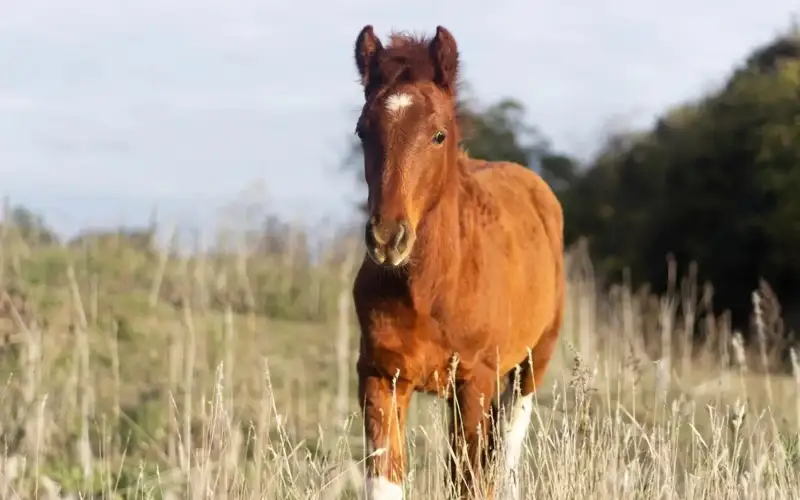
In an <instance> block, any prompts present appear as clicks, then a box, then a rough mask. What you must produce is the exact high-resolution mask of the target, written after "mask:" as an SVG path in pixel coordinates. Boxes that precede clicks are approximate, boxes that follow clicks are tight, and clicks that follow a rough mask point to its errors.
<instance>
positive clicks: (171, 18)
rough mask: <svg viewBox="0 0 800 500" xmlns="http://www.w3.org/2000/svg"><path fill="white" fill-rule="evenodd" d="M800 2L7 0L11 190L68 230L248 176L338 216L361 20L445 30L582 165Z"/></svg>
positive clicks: (1, 106)
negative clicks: (615, 127) (609, 134)
mask: <svg viewBox="0 0 800 500" xmlns="http://www.w3.org/2000/svg"><path fill="white" fill-rule="evenodd" d="M798 10H800V7H798V4H797V2H796V0H761V1H759V2H753V1H745V0H707V1H697V0H691V1H690V0H671V1H670V2H643V1H640V0H617V1H610V0H605V1H601V0H591V1H590V0H580V1H578V0H571V1H569V0H558V1H557V0H527V1H523V0H513V1H512V0H508V1H495V2H485V1H478V0H470V1H464V0H460V1H458V2H455V1H453V2H444V1H439V2H430V1H421V0H406V1H403V2H384V3H381V2H377V1H375V2H367V1H363V0H342V1H336V2H331V1H328V2H323V1H322V0H318V1H316V2H309V1H306V2H303V1H299V0H295V1H284V0H260V1H255V0H214V1H212V0H139V1H136V2H134V1H133V0H130V1H127V2H122V1H120V0H70V1H69V2H67V1H64V0H2V1H0V175H2V177H1V179H2V180H1V181H0V186H1V189H0V192H2V194H8V195H10V196H11V197H12V199H15V200H19V201H24V202H27V203H30V204H31V205H33V206H34V208H38V209H41V210H43V211H44V212H45V215H46V216H47V217H48V219H50V220H51V221H53V223H54V224H56V225H57V226H58V227H59V228H60V229H62V230H66V231H71V230H73V229H74V228H75V227H77V226H79V225H81V224H84V223H92V224H100V223H113V222H119V221H123V220H124V221H128V222H135V221H143V220H146V218H147V216H148V214H149V209H150V206H151V204H152V203H153V202H154V201H159V202H161V203H162V205H163V206H164V207H165V211H166V212H167V213H169V214H171V215H173V216H176V217H178V216H179V217H188V216H189V214H190V213H192V212H195V211H196V212H197V214H198V215H197V216H195V217H193V218H194V219H197V218H198V217H199V218H205V217H210V215H211V213H212V212H213V209H214V208H215V207H216V206H218V205H219V204H220V203H222V202H224V201H228V200H232V199H234V198H235V197H236V193H237V192H238V191H240V190H241V189H243V188H245V187H247V186H248V185H250V184H252V183H253V182H256V181H261V182H263V184H264V185H265V186H266V188H267V193H266V197H265V199H267V200H268V203H269V204H270V205H271V206H278V205H281V206H283V207H284V208H283V209H282V212H283V214H285V215H288V216H293V215H295V214H297V215H299V216H302V217H303V218H304V220H308V221H312V220H316V219H319V218H321V217H323V216H330V217H334V218H336V219H339V220H341V219H342V218H344V217H346V216H347V211H348V210H349V209H350V204H349V203H348V202H347V201H346V200H348V199H349V200H352V199H353V198H354V196H355V191H354V188H353V186H354V182H353V180H352V179H351V178H349V177H346V176H344V175H342V174H341V173H339V172H337V171H336V166H337V164H338V162H339V160H340V157H341V154H342V153H343V151H344V150H345V146H346V145H345V142H344V140H345V139H346V137H347V134H349V133H351V131H352V130H353V125H354V118H355V116H354V110H355V109H357V107H358V106H359V100H360V98H361V93H360V88H359V86H358V84H357V77H356V72H355V68H354V65H353V60H352V45H353V41H354V39H355V37H356V35H357V34H358V31H359V29H360V28H361V27H362V26H363V25H364V24H366V23H371V24H373V25H374V26H375V29H376V31H377V33H378V34H379V36H382V37H385V36H386V35H387V34H388V33H389V31H390V30H391V29H402V30H412V31H416V32H419V31H425V32H432V30H433V29H434V28H435V26H436V25H437V24H442V25H444V26H446V27H447V28H449V29H450V30H451V32H452V33H453V34H454V36H455V37H456V40H457V41H458V43H459V46H460V49H461V54H462V62H463V75H464V77H465V78H466V79H467V80H468V81H469V82H470V84H471V86H472V88H473V90H474V93H475V94H476V96H477V97H478V98H479V99H481V100H483V101H491V100H493V99H497V98H499V97H502V96H507V95H508V96H513V97H516V98H518V99H520V100H521V101H522V102H523V103H524V104H525V105H526V106H527V107H528V109H529V113H530V115H529V117H530V120H531V121H532V122H534V123H535V124H536V125H537V126H539V127H540V128H541V129H542V130H543V131H544V132H545V133H546V134H547V135H548V136H549V137H550V138H551V139H552V140H553V142H554V145H555V146H556V147H558V148H559V149H562V150H565V151H568V152H572V153H575V154H578V155H580V156H583V157H586V156H587V155H589V154H590V153H591V151H592V149H593V148H594V147H596V146H597V144H598V142H599V140H600V138H601V134H602V132H603V130H604V129H605V128H606V127H607V126H608V125H609V124H610V123H617V124H620V123H621V124H624V125H626V126H631V125H637V126H638V125H645V124H647V123H648V122H649V121H650V120H652V118H653V117H654V116H655V115H656V114H657V113H659V112H661V111H662V110H664V109H665V108H666V107H668V106H670V105H672V104H675V103H678V102H680V101H682V100H685V99H687V98H690V97H694V96H697V95H700V94H701V93H702V92H704V91H706V90H707V89H709V88H711V87H712V86H714V85H717V84H718V83H720V82H721V81H722V80H723V79H724V78H725V76H726V75H727V73H728V72H729V71H730V70H731V68H732V67H733V65H734V64H736V63H738V62H739V61H740V60H741V59H742V58H743V57H744V56H745V55H746V54H747V53H748V51H749V50H750V49H751V48H752V47H753V46H754V45H756V44H760V43H763V42H766V41H768V40H769V39H770V38H771V37H772V36H773V35H774V34H775V33H777V32H778V31H780V30H783V29H785V28H786V27H787V26H788V24H789V21H790V18H791V15H792V14H793V13H797V12H798Z"/></svg>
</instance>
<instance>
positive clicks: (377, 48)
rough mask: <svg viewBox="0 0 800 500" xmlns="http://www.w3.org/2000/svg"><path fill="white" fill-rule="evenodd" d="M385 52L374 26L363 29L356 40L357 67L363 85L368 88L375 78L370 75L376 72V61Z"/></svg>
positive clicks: (369, 25)
mask: <svg viewBox="0 0 800 500" xmlns="http://www.w3.org/2000/svg"><path fill="white" fill-rule="evenodd" d="M382 50H383V45H382V44H381V41H380V40H379V39H378V37H377V36H375V32H374V31H373V30H372V25H371V24H368V25H366V26H364V27H363V28H362V29H361V32H360V33H359V34H358V38H356V67H357V68H358V74H359V75H361V84H362V85H364V87H366V86H367V85H368V84H369V82H370V79H371V78H373V77H375V75H374V74H370V73H371V72H373V71H374V68H375V61H376V59H377V57H378V55H379V54H380V53H381V51H382Z"/></svg>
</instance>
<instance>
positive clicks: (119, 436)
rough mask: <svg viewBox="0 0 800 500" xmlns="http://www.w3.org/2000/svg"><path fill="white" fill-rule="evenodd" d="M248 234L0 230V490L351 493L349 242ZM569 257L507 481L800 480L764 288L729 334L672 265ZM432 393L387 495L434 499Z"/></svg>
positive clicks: (781, 358)
mask: <svg viewBox="0 0 800 500" xmlns="http://www.w3.org/2000/svg"><path fill="white" fill-rule="evenodd" d="M162 233H163V231H162ZM166 233H168V234H171V232H170V231H166ZM245 236H246V237H245ZM245 236H242V237H238V236H235V235H232V234H216V235H214V237H213V239H214V241H216V242H217V243H218V245H217V248H218V250H217V251H215V252H213V253H212V252H210V251H208V250H206V249H205V248H206V246H204V245H202V244H200V242H201V240H200V239H199V238H197V244H196V248H195V250H193V251H189V252H175V251H172V250H170V246H169V245H161V246H160V247H159V246H157V245H155V244H154V243H153V233H152V232H151V231H150V230H149V229H143V230H138V231H133V230H128V231H120V232H117V233H114V232H112V233H91V232H87V233H86V234H85V235H83V237H81V238H77V239H75V240H73V241H71V242H69V243H68V244H61V245H56V244H40V243H32V242H31V241H34V240H35V238H31V237H30V235H26V234H23V232H22V231H20V230H19V228H16V227H14V226H12V225H10V224H8V223H5V224H3V225H2V228H0V285H2V286H1V287H0V293H1V294H2V295H0V373H2V377H3V382H4V383H3V385H2V387H0V402H2V404H0V435H1V436H2V446H3V452H2V453H1V454H0V498H8V499H15V498H19V499H29V498H43V499H66V498H76V499H77V498H137V499H138V498H142V499H145V498H165V499H167V498H169V499H178V498H187V499H189V498H191V499H194V498H215V499H216V498H220V499H221V498H230V499H245V498H246V499H281V500H284V499H286V500H288V499H317V498H319V499H323V500H333V499H347V498H358V497H359V495H360V494H361V491H360V489H361V485H362V481H363V477H362V473H363V472H362V464H363V458H364V456H363V455H364V451H363V450H364V443H363V437H362V433H361V427H360V423H359V419H358V404H357V401H356V399H355V376H354V375H355V374H354V363H355V358H356V355H357V342H358V332H357V329H356V327H355V322H354V318H353V311H352V299H351V295H350V285H351V282H352V278H353V274H354V272H355V269H356V267H357V264H358V262H359V259H360V258H361V253H360V252H361V246H360V242H359V241H358V240H357V239H355V240H353V239H348V238H346V237H345V235H336V236H332V237H331V238H330V239H329V241H327V242H325V243H324V244H322V245H321V246H320V247H319V250H320V251H319V252H317V253H318V254H319V256H318V258H317V256H312V253H313V252H311V251H310V250H309V248H308V243H307V241H308V240H307V238H306V237H305V235H304V233H303V232H302V231H300V230H298V229H293V228H292V227H289V226H281V227H280V228H278V229H275V228H273V229H271V230H269V231H262V232H260V233H259V234H255V235H254V234H249V235H245ZM165 241H171V240H170V239H169V238H166V240H165ZM162 243H163V242H162ZM567 261H568V290H569V291H568V303H567V308H568V311H567V316H566V321H565V325H564V328H563V331H562V334H561V340H560V345H559V349H558V353H557V356H556V358H555V359H554V361H553V363H552V364H551V367H550V369H549V373H548V376H547V379H546V381H545V383H544V384H543V386H542V387H541V388H540V390H539V391H538V393H537V403H538V404H537V406H536V411H535V415H534V422H533V423H532V425H531V427H530V430H529V434H528V439H527V442H526V446H525V451H524V456H525V459H524V467H523V477H522V483H523V492H524V493H525V498H549V499H575V498H580V499H590V498H591V499H594V498H597V499H601V498H620V499H628V498H630V499H634V498H643V499H644V498H646V499H655V498H658V499H668V498H669V499H672V498H681V499H683V498H696V499H733V498H742V499H758V498H770V499H773V498H774V499H778V498H787V499H788V498H800V475H799V474H798V473H799V472H800V441H798V435H799V434H798V429H800V427H799V426H800V362H798V360H797V358H796V354H795V351H794V350H793V349H792V347H793V345H792V344H791V343H790V341H789V340H786V339H787V336H786V335H785V332H784V331H783V326H782V323H781V321H780V314H781V312H780V304H779V302H778V299H777V298H776V297H774V295H773V294H772V293H771V292H770V290H769V287H768V285H767V284H763V285H762V287H761V288H760V289H759V290H756V291H754V294H753V307H754V318H755V321H754V325H755V327H754V332H753V335H751V336H749V337H748V341H747V342H745V341H744V336H743V335H742V332H736V331H732V329H731V327H730V326H729V323H728V321H727V319H726V317H725V316H724V315H723V316H715V315H714V314H711V313H710V312H709V311H710V307H709V304H710V303H711V301H712V300H713V289H712V288H711V287H710V286H708V285H704V284H700V283H697V282H696V281H697V280H696V279H695V278H694V276H693V274H692V273H691V272H690V273H689V274H688V275H687V276H676V275H674V274H675V273H673V283H674V286H673V287H671V289H670V290H669V291H668V293H667V294H665V295H663V296H653V295H652V294H650V293H649V292H648V291H647V290H646V289H645V290H632V289H631V287H629V286H626V285H625V284H624V283H622V284H619V285H615V286H611V287H610V289H609V290H608V291H604V292H601V291H600V290H601V287H600V286H599V285H598V279H597V278H596V277H595V275H594V272H593V269H592V265H591V262H590V260H589V258H588V252H587V250H586V248H585V246H582V245H578V246H576V247H574V248H570V249H569V250H568V253H567ZM692 332H696V335H697V338H698V339H700V340H698V341H697V342H692V341H691V340H690V335H691V334H692ZM445 406H446V404H445V403H444V402H443V401H438V400H435V399H432V398H429V397H425V396H415V400H414V402H413V406H412V411H411V422H410V427H409V432H408V449H409V456H410V461H411V464H412V472H411V474H410V477H409V478H408V483H407V485H406V487H407V491H408V498H412V499H415V498H419V499H443V498H447V494H448V491H447V490H446V488H445V482H444V479H445V477H447V470H446V468H445V467H446V463H447V458H448V454H449V453H450V451H449V450H448V449H447V445H446V442H445V436H446V427H445V423H446V421H445V413H444V411H445Z"/></svg>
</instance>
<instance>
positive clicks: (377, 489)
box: [366, 476, 403, 500]
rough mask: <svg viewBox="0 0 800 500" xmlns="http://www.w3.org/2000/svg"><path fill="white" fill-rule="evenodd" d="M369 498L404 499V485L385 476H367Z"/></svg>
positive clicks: (383, 499) (372, 499)
mask: <svg viewBox="0 0 800 500" xmlns="http://www.w3.org/2000/svg"><path fill="white" fill-rule="evenodd" d="M366 489H367V500H403V487H402V486H400V485H399V484H395V483H393V482H391V481H389V480H388V479H386V478H385V477H382V476H378V477H368V478H367V484H366Z"/></svg>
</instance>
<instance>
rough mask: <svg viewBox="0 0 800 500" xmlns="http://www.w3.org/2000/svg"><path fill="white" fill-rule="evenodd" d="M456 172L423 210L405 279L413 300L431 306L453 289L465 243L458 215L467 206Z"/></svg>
mask: <svg viewBox="0 0 800 500" xmlns="http://www.w3.org/2000/svg"><path fill="white" fill-rule="evenodd" d="M464 181H465V180H464V179H462V178H461V175H459V177H458V180H457V182H454V183H453V185H452V186H451V188H450V189H448V190H447V192H446V193H445V194H444V196H443V198H442V200H441V201H440V202H439V203H438V204H437V206H436V207H435V208H433V209H432V210H431V211H430V212H428V213H427V214H426V217H425V222H424V226H423V227H421V228H420V229H421V231H420V234H419V239H418V242H417V246H418V247H417V252H416V254H417V255H416V256H415V257H416V258H412V261H413V263H412V266H411V269H410V270H409V281H410V288H411V293H412V296H413V297H414V302H415V303H416V304H418V305H425V306H430V307H431V308H433V309H436V308H437V307H442V306H446V305H448V301H452V300H453V299H454V298H455V296H456V295H457V294H456V293H453V292H454V291H455V290H456V289H457V287H458V277H459V275H460V272H459V271H460V268H461V262H462V256H463V252H464V251H465V249H466V248H467V247H468V246H469V244H470V243H469V242H470V235H469V234H466V233H465V226H464V224H463V223H462V222H463V221H462V217H463V216H464V215H466V214H465V211H468V210H470V207H469V205H468V204H467V203H465V200H464V199H463V198H464V192H463V191H464V190H463V187H462V185H461V183H462V182H464Z"/></svg>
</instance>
